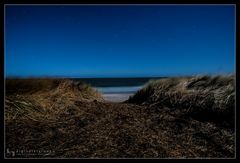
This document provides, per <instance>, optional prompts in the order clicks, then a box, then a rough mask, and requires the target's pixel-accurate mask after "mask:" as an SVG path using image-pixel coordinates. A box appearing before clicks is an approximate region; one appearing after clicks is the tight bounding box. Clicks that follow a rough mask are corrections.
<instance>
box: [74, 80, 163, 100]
mask: <svg viewBox="0 0 240 163" xmlns="http://www.w3.org/2000/svg"><path fill="white" fill-rule="evenodd" d="M161 78H164V77H152V78H149V77H141V78H72V80H73V81H80V80H81V81H83V82H85V83H88V84H90V85H91V86H92V87H93V88H94V89H96V90H97V91H99V92H100V93H101V94H102V96H103V98H104V100H105V101H108V102H124V101H126V100H127V99H128V98H129V97H130V96H132V95H134V94H135V93H136V92H137V91H138V90H140V89H141V88H142V87H143V86H144V85H145V84H146V83H147V82H149V81H150V80H157V79H161Z"/></svg>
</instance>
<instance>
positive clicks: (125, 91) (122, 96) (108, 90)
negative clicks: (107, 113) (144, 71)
mask: <svg viewBox="0 0 240 163" xmlns="http://www.w3.org/2000/svg"><path fill="white" fill-rule="evenodd" d="M142 87H143V86H119V87H96V89H97V90H98V91H99V92H101V93H102V96H103V98H104V100H106V101H110V102H123V101H126V100H127V99H128V98H129V97H130V96H132V95H133V94H134V93H136V92H137V91H138V90H140V89H141V88H142Z"/></svg>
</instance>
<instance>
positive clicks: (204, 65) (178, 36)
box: [5, 5, 235, 77]
mask: <svg viewBox="0 0 240 163" xmlns="http://www.w3.org/2000/svg"><path fill="white" fill-rule="evenodd" d="M5 9H6V10H5V13H6V17H5V18H6V19H5V23H6V24H5V73H6V76H22V77H29V76H64V77H130V76H132V77H136V76H168V75H192V74H206V73H207V74H218V73H234V71H235V33H234V32H235V8H234V6H233V5H227V6H223V5H217V6H213V5H210V6H206V5H201V6H199V5H198V6H197V5H187V6H183V5H178V6H173V5H170V6H166V5H154V6H149V5H148V6H143V5H141V6H140V5H138V6H136V5H135V6H132V5H130V6H126V5H122V6H103V5H101V6H62V5H61V6H36V5H35V6H22V5H21V6H12V5H11V6H6V8H5Z"/></svg>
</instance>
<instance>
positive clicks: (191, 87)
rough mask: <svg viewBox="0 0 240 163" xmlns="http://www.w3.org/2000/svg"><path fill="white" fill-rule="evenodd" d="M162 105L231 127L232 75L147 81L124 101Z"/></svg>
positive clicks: (232, 125)
mask: <svg viewBox="0 0 240 163" xmlns="http://www.w3.org/2000/svg"><path fill="white" fill-rule="evenodd" d="M127 102H129V103H136V104H143V105H158V106H159V105H161V106H166V107H169V108H171V109H172V110H174V109H177V110H180V111H181V112H185V114H187V115H188V116H191V117H195V118H197V119H199V120H206V121H216V122H217V123H219V124H220V123H221V124H222V125H227V126H228V127H234V115H235V114H234V109H235V83H234V76H197V77H185V78H180V77H178V78H167V79H161V80H156V81H151V82H149V83H148V84H147V85H146V87H144V88H143V89H142V90H139V91H138V92H137V93H136V94H135V95H134V96H132V97H130V98H129V100H128V101H127Z"/></svg>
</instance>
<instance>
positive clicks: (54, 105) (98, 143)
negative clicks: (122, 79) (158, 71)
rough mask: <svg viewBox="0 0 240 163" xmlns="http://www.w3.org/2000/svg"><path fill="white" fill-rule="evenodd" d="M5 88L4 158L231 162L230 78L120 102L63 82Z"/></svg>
mask: <svg viewBox="0 0 240 163" xmlns="http://www.w3.org/2000/svg"><path fill="white" fill-rule="evenodd" d="M5 84H6V97H5V137H6V142H5V144H6V153H5V154H6V157H7V158H43V157H44V158H199V157H200V158H205V157H208V158H233V157H234V156H235V144H234V138H235V130H234V127H235V126H234V115H235V113H234V109H235V86H234V76H195V77H179V78H168V79H160V80H154V81H151V82H149V83H148V84H146V86H145V87H143V88H142V89H141V90H139V91H138V92H137V93H135V94H134V95H132V96H131V97H130V98H129V99H128V100H126V101H125V102H121V103H119V102H115V103H112V102H107V101H105V100H104V98H103V96H102V95H101V94H100V93H99V92H97V91H96V90H95V89H93V88H92V87H91V86H89V85H88V84H86V83H83V82H72V81H70V80H67V79H6V83H5ZM21 150H22V151H25V152H23V153H21V152H19V151H21ZM29 150H37V151H38V152H35V153H31V154H29V153H28V151H29Z"/></svg>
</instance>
